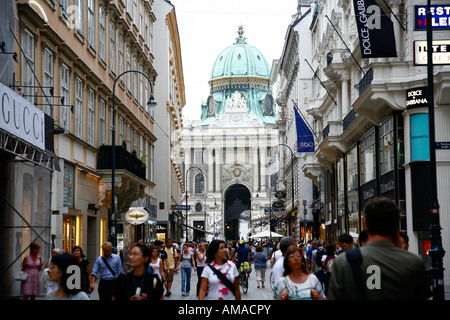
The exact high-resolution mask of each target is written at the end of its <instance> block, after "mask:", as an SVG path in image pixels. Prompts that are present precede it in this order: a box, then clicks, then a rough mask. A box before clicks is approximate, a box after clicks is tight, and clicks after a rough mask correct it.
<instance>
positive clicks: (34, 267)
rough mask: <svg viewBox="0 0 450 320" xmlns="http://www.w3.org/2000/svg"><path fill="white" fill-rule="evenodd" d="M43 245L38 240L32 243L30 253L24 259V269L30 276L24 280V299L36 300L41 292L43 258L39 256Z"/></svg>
mask: <svg viewBox="0 0 450 320" xmlns="http://www.w3.org/2000/svg"><path fill="white" fill-rule="evenodd" d="M40 250H41V246H40V245H39V244H37V243H36V242H32V243H31V244H30V254H29V255H27V256H26V257H25V258H24V259H23V261H22V271H25V272H26V273H28V278H27V279H26V280H25V281H22V283H21V286H20V295H22V296H23V299H24V300H36V296H38V295H40V294H41V283H40V279H39V271H41V269H42V265H43V263H42V259H41V257H40V256H39V251H40Z"/></svg>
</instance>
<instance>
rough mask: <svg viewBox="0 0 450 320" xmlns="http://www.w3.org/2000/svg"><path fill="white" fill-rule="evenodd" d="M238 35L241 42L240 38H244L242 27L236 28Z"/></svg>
mask: <svg viewBox="0 0 450 320" xmlns="http://www.w3.org/2000/svg"><path fill="white" fill-rule="evenodd" d="M238 35H239V39H241V40H242V38H243V37H244V26H239V27H238Z"/></svg>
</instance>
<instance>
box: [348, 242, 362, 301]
mask: <svg viewBox="0 0 450 320" xmlns="http://www.w3.org/2000/svg"><path fill="white" fill-rule="evenodd" d="M345 256H346V258H347V260H348V262H349V263H350V266H351V267H352V271H353V281H354V283H355V287H356V290H357V292H358V297H359V299H362V300H367V291H366V288H365V287H364V285H365V282H364V278H363V275H362V271H361V264H362V255H361V251H360V250H359V247H355V248H353V249H351V250H347V251H346V252H345Z"/></svg>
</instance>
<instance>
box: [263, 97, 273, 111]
mask: <svg viewBox="0 0 450 320" xmlns="http://www.w3.org/2000/svg"><path fill="white" fill-rule="evenodd" d="M272 106H273V98H272V96H271V95H270V94H266V96H265V97H264V113H265V114H266V115H271V114H272V113H273V108H272Z"/></svg>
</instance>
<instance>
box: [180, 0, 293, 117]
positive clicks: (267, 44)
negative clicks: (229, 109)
mask: <svg viewBox="0 0 450 320" xmlns="http://www.w3.org/2000/svg"><path fill="white" fill-rule="evenodd" d="M171 3H172V4H173V5H174V6H175V12H176V16H177V22H178V29H179V33H180V41H181V58H182V62H183V73H184V82H185V92H186V106H185V107H184V110H183V116H184V118H185V120H188V119H191V120H196V119H200V114H201V101H202V100H206V99H207V98H208V95H209V85H208V81H209V79H210V76H211V69H212V67H213V64H214V61H215V59H216V58H217V56H218V55H219V54H220V52H221V51H222V50H223V49H225V48H226V47H228V46H231V45H232V44H233V43H234V42H235V39H236V38H237V37H238V34H237V31H238V26H239V25H243V26H244V31H245V33H244V37H246V38H247V43H248V44H249V45H252V46H254V47H256V48H258V49H259V50H260V51H261V52H262V54H263V55H264V56H265V57H266V59H267V62H268V63H269V66H270V67H271V66H272V62H273V60H274V59H279V58H280V56H281V53H282V50H283V45H284V37H285V35H286V31H287V28H288V26H289V24H290V23H291V21H292V15H293V14H295V13H296V11H297V4H298V1H297V0H171Z"/></svg>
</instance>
